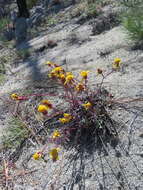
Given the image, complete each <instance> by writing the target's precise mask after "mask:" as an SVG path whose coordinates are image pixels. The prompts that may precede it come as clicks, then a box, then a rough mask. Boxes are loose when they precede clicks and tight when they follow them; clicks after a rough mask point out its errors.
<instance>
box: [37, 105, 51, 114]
mask: <svg viewBox="0 0 143 190" xmlns="http://www.w3.org/2000/svg"><path fill="white" fill-rule="evenodd" d="M48 110H49V108H48V107H47V106H46V105H43V104H40V105H39V106H38V112H40V113H43V114H47V113H48Z"/></svg>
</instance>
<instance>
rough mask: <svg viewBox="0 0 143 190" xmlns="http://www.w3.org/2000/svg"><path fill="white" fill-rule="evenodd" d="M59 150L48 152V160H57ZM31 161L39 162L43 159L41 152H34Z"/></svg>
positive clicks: (54, 149)
mask: <svg viewBox="0 0 143 190" xmlns="http://www.w3.org/2000/svg"><path fill="white" fill-rule="evenodd" d="M59 151H60V149H59V148H53V149H51V150H50V152H49V155H50V158H51V159H52V161H53V162H55V161H57V160H59ZM32 157H33V159H34V160H40V159H41V158H42V159H43V153H42V152H36V153H34V154H33V156H32Z"/></svg>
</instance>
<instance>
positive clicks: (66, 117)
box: [59, 113, 72, 124]
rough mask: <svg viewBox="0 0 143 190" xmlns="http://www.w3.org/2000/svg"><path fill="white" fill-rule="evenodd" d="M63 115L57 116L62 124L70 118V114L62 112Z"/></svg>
mask: <svg viewBox="0 0 143 190" xmlns="http://www.w3.org/2000/svg"><path fill="white" fill-rule="evenodd" d="M63 116H64V117H63V118H59V120H60V122H61V123H63V124H64V123H68V122H70V121H71V120H72V116H71V115H70V114H68V113H64V114H63Z"/></svg>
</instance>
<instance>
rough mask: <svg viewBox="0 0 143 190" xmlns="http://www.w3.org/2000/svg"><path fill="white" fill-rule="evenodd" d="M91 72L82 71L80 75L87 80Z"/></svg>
mask: <svg viewBox="0 0 143 190" xmlns="http://www.w3.org/2000/svg"><path fill="white" fill-rule="evenodd" d="M88 73H89V71H81V72H80V75H81V76H82V78H83V79H87V76H88Z"/></svg>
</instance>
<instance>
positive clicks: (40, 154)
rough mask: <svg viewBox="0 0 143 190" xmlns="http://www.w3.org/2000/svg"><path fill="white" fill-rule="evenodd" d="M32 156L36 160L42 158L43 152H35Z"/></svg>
mask: <svg viewBox="0 0 143 190" xmlns="http://www.w3.org/2000/svg"><path fill="white" fill-rule="evenodd" d="M32 157H33V159H34V160H39V159H40V158H42V152H36V153H35V154H33V156H32Z"/></svg>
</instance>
